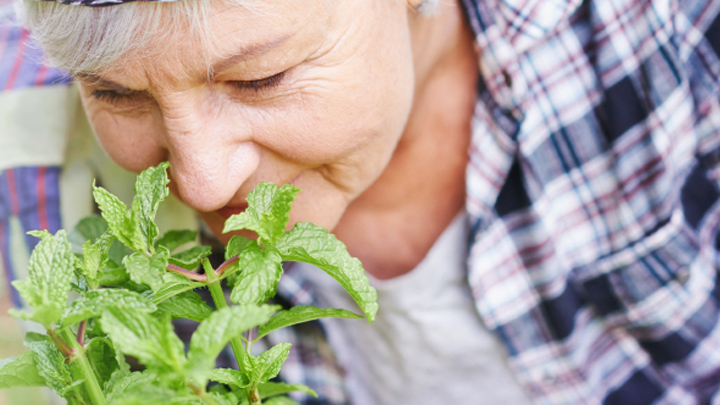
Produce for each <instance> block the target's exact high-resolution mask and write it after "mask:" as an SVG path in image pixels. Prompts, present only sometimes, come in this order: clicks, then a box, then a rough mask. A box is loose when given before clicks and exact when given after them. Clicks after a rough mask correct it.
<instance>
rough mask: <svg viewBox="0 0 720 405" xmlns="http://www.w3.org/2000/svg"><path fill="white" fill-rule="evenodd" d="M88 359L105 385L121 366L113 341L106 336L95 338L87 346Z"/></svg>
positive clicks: (101, 384)
mask: <svg viewBox="0 0 720 405" xmlns="http://www.w3.org/2000/svg"><path fill="white" fill-rule="evenodd" d="M85 353H86V355H87V358H88V360H89V361H90V363H91V364H92V366H93V368H94V369H95V372H96V376H97V377H98V380H99V382H100V386H103V385H104V384H105V382H107V381H109V380H110V378H111V377H112V375H113V373H115V372H116V371H117V370H118V369H119V368H120V364H118V361H117V356H116V355H115V349H114V348H113V344H112V342H110V340H108V339H106V338H94V339H92V340H91V341H90V342H88V343H87V345H86V346H85Z"/></svg>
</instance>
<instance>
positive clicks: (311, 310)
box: [255, 305, 362, 340]
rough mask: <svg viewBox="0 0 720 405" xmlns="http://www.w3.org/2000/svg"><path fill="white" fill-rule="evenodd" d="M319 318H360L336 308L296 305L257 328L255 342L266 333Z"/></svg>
mask: <svg viewBox="0 0 720 405" xmlns="http://www.w3.org/2000/svg"><path fill="white" fill-rule="evenodd" d="M320 318H350V319H357V318H362V316H360V315H357V314H354V313H352V312H350V311H346V310H344V309H337V308H317V307H312V306H304V305H296V306H294V307H292V308H290V309H289V310H284V311H279V312H278V313H276V314H275V315H273V316H272V318H270V320H269V321H268V323H266V324H265V325H262V326H260V327H259V328H258V336H257V338H255V340H259V339H261V338H263V337H265V335H267V334H268V333H270V332H272V331H274V330H277V329H281V328H284V327H286V326H290V325H296V324H298V323H303V322H308V321H314V320H316V319H320Z"/></svg>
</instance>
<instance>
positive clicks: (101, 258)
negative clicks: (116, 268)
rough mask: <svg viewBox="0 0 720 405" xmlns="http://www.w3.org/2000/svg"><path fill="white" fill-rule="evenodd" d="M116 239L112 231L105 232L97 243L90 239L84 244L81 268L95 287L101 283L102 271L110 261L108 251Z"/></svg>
mask: <svg viewBox="0 0 720 405" xmlns="http://www.w3.org/2000/svg"><path fill="white" fill-rule="evenodd" d="M114 239H115V237H114V236H113V235H112V234H111V233H105V234H103V235H102V236H101V237H100V238H98V240H97V241H96V242H95V243H92V242H91V241H89V240H88V241H86V242H85V243H84V244H83V246H82V249H83V262H82V266H80V269H81V271H82V274H83V275H84V276H85V278H86V279H87V281H88V283H89V284H90V285H91V286H92V287H93V288H97V286H98V284H99V279H100V274H101V273H100V272H101V271H102V269H104V268H105V265H106V264H107V262H108V259H109V256H108V251H109V250H110V244H111V243H112V241H113V240H114Z"/></svg>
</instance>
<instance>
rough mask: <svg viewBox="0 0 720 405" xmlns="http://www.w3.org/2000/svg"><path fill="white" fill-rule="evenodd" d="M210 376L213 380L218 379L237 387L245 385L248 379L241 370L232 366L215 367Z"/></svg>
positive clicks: (222, 382) (220, 381)
mask: <svg viewBox="0 0 720 405" xmlns="http://www.w3.org/2000/svg"><path fill="white" fill-rule="evenodd" d="M208 378H209V379H210V380H212V381H217V382H219V383H221V384H226V385H230V386H236V387H244V386H246V385H247V383H248V381H247V380H246V379H245V376H244V375H243V373H242V372H240V371H239V370H233V369H231V368H215V369H212V370H210V373H209V374H208Z"/></svg>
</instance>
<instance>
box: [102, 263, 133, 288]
mask: <svg viewBox="0 0 720 405" xmlns="http://www.w3.org/2000/svg"><path fill="white" fill-rule="evenodd" d="M128 280H130V276H129V275H128V273H127V270H126V269H125V267H123V266H121V265H118V264H115V263H113V262H108V263H107V265H106V266H105V268H104V269H102V272H101V273H100V279H99V284H100V285H103V286H112V287H120V286H122V285H123V284H125V283H127V282H128Z"/></svg>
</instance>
